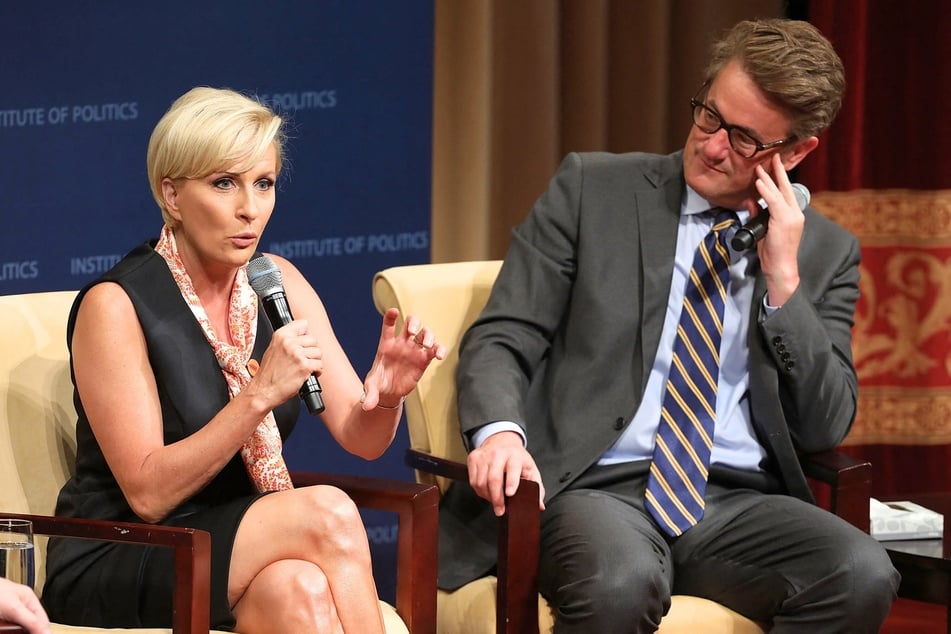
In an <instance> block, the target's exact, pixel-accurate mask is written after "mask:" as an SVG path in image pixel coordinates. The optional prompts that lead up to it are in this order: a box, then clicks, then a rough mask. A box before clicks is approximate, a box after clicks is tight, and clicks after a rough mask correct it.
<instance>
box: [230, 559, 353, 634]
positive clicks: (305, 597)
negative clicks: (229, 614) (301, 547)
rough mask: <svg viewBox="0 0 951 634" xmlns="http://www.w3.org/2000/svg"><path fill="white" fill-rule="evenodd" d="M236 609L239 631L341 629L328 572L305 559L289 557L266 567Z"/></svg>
mask: <svg viewBox="0 0 951 634" xmlns="http://www.w3.org/2000/svg"><path fill="white" fill-rule="evenodd" d="M234 612H235V616H236V617H237V619H238V627H239V630H238V631H245V630H247V631H250V632H257V631H287V632H291V631H293V632H336V631H339V629H340V623H339V618H338V616H337V610H336V606H335V604H334V598H333V593H332V591H331V588H330V583H329V581H328V579H327V576H326V575H325V574H324V572H323V571H322V570H321V569H320V568H319V567H318V566H316V565H314V564H312V563H310V562H307V561H301V560H293V559H285V560H282V561H278V562H275V563H273V564H271V565H270V566H268V567H267V568H265V569H264V570H262V571H261V572H260V573H259V574H258V575H257V577H255V578H254V580H253V581H252V582H251V585H250V586H249V587H248V590H247V592H246V593H245V595H244V596H243V597H242V598H241V600H239V601H238V603H237V604H236V605H235V607H234ZM262 626H263V627H262ZM241 627H244V628H245V629H241ZM274 628H276V630H275V629H274Z"/></svg>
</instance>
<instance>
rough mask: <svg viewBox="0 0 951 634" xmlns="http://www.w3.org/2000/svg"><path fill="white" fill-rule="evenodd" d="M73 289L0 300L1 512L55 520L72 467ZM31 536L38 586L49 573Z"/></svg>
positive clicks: (41, 542)
mask: <svg viewBox="0 0 951 634" xmlns="http://www.w3.org/2000/svg"><path fill="white" fill-rule="evenodd" d="M75 297H76V291H53V292H45V293H28V294H23V295H7V296H2V297H0V483H2V485H0V511H4V512H8V513H24V514H30V515H52V514H53V509H54V507H55V505H56V496H57V494H58V493H59V490H60V488H61V487H62V486H63V484H64V483H65V482H66V479H67V478H69V475H70V474H71V473H72V470H73V468H74V466H75V463H76V435H75V426H76V410H75V409H74V408H73V398H72V397H73V389H72V382H71V381H70V377H69V353H68V351H67V348H66V319H67V317H68V315H69V309H70V307H71V306H72V303H73V299H75ZM45 546H46V538H45V537H41V536H37V537H36V587H37V590H39V589H40V588H41V587H42V582H43V579H44V575H45V570H46V562H45V556H44V555H45V551H46V548H45Z"/></svg>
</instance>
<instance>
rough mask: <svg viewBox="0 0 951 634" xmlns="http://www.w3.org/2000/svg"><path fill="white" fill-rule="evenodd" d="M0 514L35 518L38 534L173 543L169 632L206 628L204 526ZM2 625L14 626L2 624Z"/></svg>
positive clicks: (207, 548) (196, 632) (198, 633)
mask: <svg viewBox="0 0 951 634" xmlns="http://www.w3.org/2000/svg"><path fill="white" fill-rule="evenodd" d="M0 517H11V518H20V519H25V520H30V521H31V522H33V532H34V533H36V534H40V535H50V536H54V537H73V538H78V539H94V540H100V541H112V542H125V543H128V544H144V545H148V546H164V547H168V548H172V549H174V557H175V589H174V594H173V595H172V632H173V633H174V634H208V629H209V618H210V617H209V609H210V588H209V584H210V579H211V536H210V535H209V534H208V533H207V532H205V531H201V530H196V529H193V528H178V527H169V526H156V525H153V524H137V523H131V522H108V521H102V520H90V519H79V518H71V517H52V516H47V515H21V514H17V513H0ZM3 627H8V628H12V629H2V628H3ZM19 631H23V630H22V629H21V628H19V626H16V625H13V624H9V623H6V622H0V632H19Z"/></svg>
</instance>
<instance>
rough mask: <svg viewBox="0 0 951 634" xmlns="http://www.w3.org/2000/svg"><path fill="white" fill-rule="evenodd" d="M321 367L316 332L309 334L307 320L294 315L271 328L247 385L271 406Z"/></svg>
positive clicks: (287, 397)
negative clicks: (256, 367)
mask: <svg viewBox="0 0 951 634" xmlns="http://www.w3.org/2000/svg"><path fill="white" fill-rule="evenodd" d="M323 367H324V364H323V352H322V351H321V349H320V346H319V345H318V343H317V337H316V335H313V334H310V332H309V326H308V323H307V320H305V319H295V320H294V321H292V322H291V323H289V324H287V325H285V326H281V327H280V328H278V329H277V330H276V331H275V332H274V336H273V337H272V338H271V343H270V345H268V347H267V350H265V351H264V356H263V357H262V358H261V363H260V367H259V368H258V369H256V370H254V371H252V372H251V375H252V377H253V378H252V381H251V386H253V389H255V390H257V393H259V394H261V395H262V396H263V397H264V398H265V399H266V402H267V404H268V405H267V408H268V409H273V408H275V407H277V406H278V405H280V404H281V403H283V402H284V401H286V400H288V399H290V398H291V397H292V396H294V395H295V394H297V392H298V391H300V388H301V386H302V385H303V384H304V382H305V381H306V380H307V377H309V376H310V375H311V374H317V375H318V376H319V375H320V373H321V372H322V371H323ZM251 369H252V368H249V371H250V370H251ZM251 386H249V387H251Z"/></svg>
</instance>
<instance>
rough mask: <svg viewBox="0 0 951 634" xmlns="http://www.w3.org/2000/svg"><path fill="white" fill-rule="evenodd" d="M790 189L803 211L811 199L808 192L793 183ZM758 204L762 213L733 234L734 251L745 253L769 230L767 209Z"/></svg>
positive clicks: (763, 203) (761, 201)
mask: <svg viewBox="0 0 951 634" xmlns="http://www.w3.org/2000/svg"><path fill="white" fill-rule="evenodd" d="M792 188H793V193H794V194H795V195H796V202H797V203H799V208H800V209H805V208H806V206H807V205H808V204H809V198H810V197H811V196H810V194H809V190H808V189H806V186H805V185H803V184H801V183H793V184H792ZM759 204H760V207H762V208H763V209H762V211H760V212H759V214H757V216H756V217H755V218H752V219H751V220H750V221H749V222H747V223H746V224H745V225H743V226H742V227H740V228H739V229H737V230H736V233H735V234H733V241H732V242H730V244H731V245H732V246H733V249H734V250H736V251H746V250H747V249H749V248H752V246H753V245H754V244H756V243H757V242H759V241H760V240H762V239H763V236H765V235H766V230H767V229H768V228H769V226H768V225H769V209H768V208H767V207H766V202H765V201H763V200H760V203H759Z"/></svg>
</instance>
